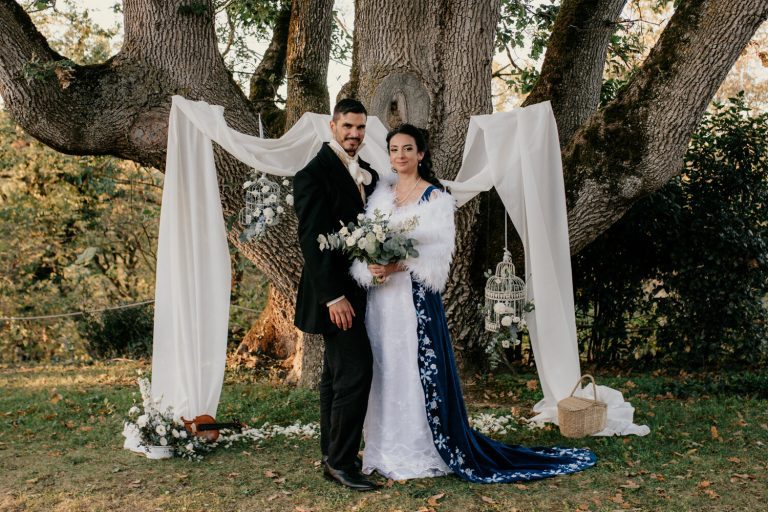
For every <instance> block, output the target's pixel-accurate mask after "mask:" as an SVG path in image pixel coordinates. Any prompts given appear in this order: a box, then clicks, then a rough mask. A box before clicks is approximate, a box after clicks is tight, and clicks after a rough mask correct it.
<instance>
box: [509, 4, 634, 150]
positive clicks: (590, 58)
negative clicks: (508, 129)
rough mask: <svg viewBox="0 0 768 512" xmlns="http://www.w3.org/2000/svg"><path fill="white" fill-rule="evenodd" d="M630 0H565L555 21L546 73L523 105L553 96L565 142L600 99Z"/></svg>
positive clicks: (545, 60)
mask: <svg viewBox="0 0 768 512" xmlns="http://www.w3.org/2000/svg"><path fill="white" fill-rule="evenodd" d="M626 3H627V0H565V1H564V2H563V3H562V5H561V6H560V11H559V12H558V14H557V19H556V20H555V24H554V26H553V27H552V36H551V37H550V39H549V44H548V45H547V53H546V55H545V57H544V63H543V64H542V67H541V75H540V76H539V80H538V81H537V82H536V85H535V86H534V88H533V90H532V91H531V93H530V94H529V95H528V97H527V98H526V99H525V102H524V103H523V106H527V105H533V104H535V103H540V102H542V101H546V100H549V101H551V102H552V110H553V112H554V114H555V118H556V119H557V129H558V132H559V136H560V144H561V145H563V146H564V145H565V144H566V143H567V142H568V141H569V140H571V137H572V136H573V134H574V133H575V132H576V130H577V129H578V127H579V126H581V125H582V124H583V123H584V121H586V120H587V118H589V116H590V115H592V114H593V113H594V112H595V111H596V110H597V106H598V104H599V102H600V89H601V87H602V84H603V69H604V68H605V57H606V54H607V52H608V44H609V43H610V40H611V36H612V35H613V33H614V32H615V31H616V29H617V28H618V24H617V21H618V19H619V15H620V14H621V11H622V9H623V8H624V5H626Z"/></svg>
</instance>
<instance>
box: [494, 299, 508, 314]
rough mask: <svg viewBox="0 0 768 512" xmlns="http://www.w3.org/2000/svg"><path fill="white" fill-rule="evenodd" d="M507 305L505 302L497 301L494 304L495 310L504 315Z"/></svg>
mask: <svg viewBox="0 0 768 512" xmlns="http://www.w3.org/2000/svg"><path fill="white" fill-rule="evenodd" d="M506 308H507V306H506V305H505V304H504V303H503V302H497V303H496V304H494V305H493V312H494V313H496V314H497V315H503V314H504V311H505V310H506Z"/></svg>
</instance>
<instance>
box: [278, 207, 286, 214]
mask: <svg viewBox="0 0 768 512" xmlns="http://www.w3.org/2000/svg"><path fill="white" fill-rule="evenodd" d="M276 209H277V213H280V214H282V213H283V212H284V211H285V208H283V207H282V206H278V207H277V208H276Z"/></svg>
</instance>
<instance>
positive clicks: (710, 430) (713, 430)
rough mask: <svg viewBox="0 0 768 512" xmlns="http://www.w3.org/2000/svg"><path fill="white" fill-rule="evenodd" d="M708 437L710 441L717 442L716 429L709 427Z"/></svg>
mask: <svg viewBox="0 0 768 512" xmlns="http://www.w3.org/2000/svg"><path fill="white" fill-rule="evenodd" d="M709 435H710V436H711V437H712V439H714V440H717V439H718V438H719V437H720V435H719V434H718V433H717V427H716V426H714V425H712V426H711V427H709Z"/></svg>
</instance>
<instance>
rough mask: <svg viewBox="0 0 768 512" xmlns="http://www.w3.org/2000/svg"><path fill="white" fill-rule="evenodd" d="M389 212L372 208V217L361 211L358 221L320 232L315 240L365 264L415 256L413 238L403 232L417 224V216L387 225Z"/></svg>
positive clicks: (321, 246) (322, 249)
mask: <svg viewBox="0 0 768 512" xmlns="http://www.w3.org/2000/svg"><path fill="white" fill-rule="evenodd" d="M389 221H390V218H389V216H388V215H386V214H384V213H382V212H380V211H379V210H375V211H374V212H373V217H366V216H365V215H363V214H362V213H361V214H360V215H358V216H357V224H355V223H354V222H350V223H349V225H347V226H344V225H343V224H342V228H341V229H340V230H339V231H337V232H336V233H330V234H328V235H320V236H318V237H317V242H318V243H319V244H320V250H321V251H324V250H326V249H331V250H340V251H342V252H343V253H345V254H347V255H348V256H349V259H351V260H355V259H357V260H361V261H363V262H365V263H368V264H378V265H386V264H388V263H393V262H395V261H400V260H404V259H406V258H408V257H417V256H418V255H419V252H418V251H417V250H416V249H415V247H414V244H415V242H416V241H415V240H414V239H413V238H408V237H407V236H406V234H407V233H408V232H409V231H412V230H413V229H414V228H415V227H416V226H418V224H419V219H418V217H417V216H413V217H411V218H409V219H407V220H406V221H405V222H403V223H402V224H400V225H398V226H397V227H393V226H390V224H389Z"/></svg>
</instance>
